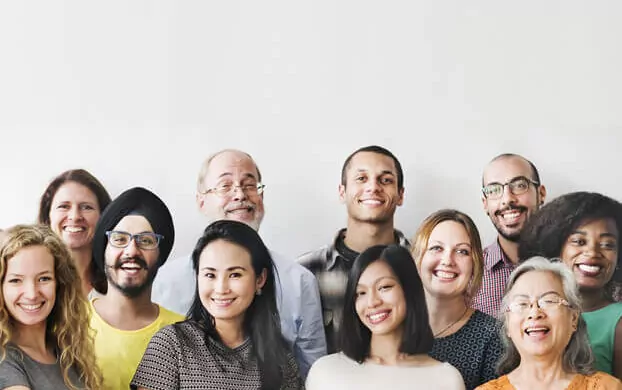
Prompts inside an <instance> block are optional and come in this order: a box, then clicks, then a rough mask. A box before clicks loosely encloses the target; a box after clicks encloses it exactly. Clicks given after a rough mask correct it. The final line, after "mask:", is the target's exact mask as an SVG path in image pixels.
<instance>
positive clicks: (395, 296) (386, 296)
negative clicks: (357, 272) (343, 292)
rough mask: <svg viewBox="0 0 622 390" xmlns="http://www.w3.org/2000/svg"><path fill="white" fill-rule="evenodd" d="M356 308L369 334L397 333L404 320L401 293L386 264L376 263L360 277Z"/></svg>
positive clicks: (403, 303) (403, 302)
mask: <svg viewBox="0 0 622 390" xmlns="http://www.w3.org/2000/svg"><path fill="white" fill-rule="evenodd" d="M354 306H355V309H356V313H357V314H358V317H359V319H360V320H361V322H362V323H363V325H365V326H366V327H367V328H368V329H369V330H370V331H371V333H372V335H386V334H391V333H400V335H399V336H400V338H401V332H402V328H403V323H404V319H405V318H406V299H405V298H404V290H403V289H402V285H401V284H400V283H399V281H398V279H397V277H396V276H395V274H394V273H393V270H391V267H389V265H388V264H387V263H386V262H384V261H382V260H377V261H375V262H373V263H371V264H370V265H369V266H367V268H366V269H365V271H363V273H362V274H361V277H360V278H359V282H358V284H357V286H356V301H355V305H354Z"/></svg>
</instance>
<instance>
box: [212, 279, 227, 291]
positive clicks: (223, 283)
mask: <svg viewBox="0 0 622 390" xmlns="http://www.w3.org/2000/svg"><path fill="white" fill-rule="evenodd" d="M214 287H215V288H214V290H215V291H216V292H217V293H219V294H225V293H227V292H229V278H228V277H220V278H218V279H217V280H216V286H214Z"/></svg>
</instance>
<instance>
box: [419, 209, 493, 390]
mask: <svg viewBox="0 0 622 390" xmlns="http://www.w3.org/2000/svg"><path fill="white" fill-rule="evenodd" d="M413 242H414V246H413V249H412V252H413V258H414V260H415V264H416V265H417V269H418V271H419V274H420V275H421V280H422V281H423V287H424V290H425V296H426V303H427V307H428V312H429V313H430V326H431V328H432V332H433V334H434V344H433V346H432V350H431V351H430V356H432V357H433V358H434V359H437V360H440V361H445V362H448V363H450V364H451V365H453V366H454V367H456V368H457V369H458V370H459V371H460V374H462V378H463V379H464V383H465V386H466V388H467V389H474V388H475V387H477V386H479V385H481V384H482V383H486V382H488V381H489V380H491V379H494V378H496V377H497V374H496V371H495V368H496V364H497V360H498V359H499V356H500V355H501V350H502V346H501V341H500V339H499V336H498V329H499V324H498V321H496V320H495V319H494V318H493V317H491V316H489V315H487V314H484V313H482V312H480V311H478V310H475V309H472V308H471V298H472V297H473V296H475V294H476V293H477V290H478V289H479V286H480V284H481V281H482V273H483V267H484V266H483V264H484V260H483V254H482V253H483V252H482V244H481V240H480V237H479V232H478V230H477V227H476V226H475V223H473V220H471V218H470V217H469V216H468V215H466V214H464V213H462V212H460V211H458V210H451V209H446V210H439V211H437V212H435V213H433V214H431V215H430V216H429V217H427V218H426V219H425V220H424V221H423V223H422V224H421V226H420V227H419V230H418V231H417V234H416V235H415V237H414V238H413Z"/></svg>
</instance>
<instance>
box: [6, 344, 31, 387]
mask: <svg viewBox="0 0 622 390" xmlns="http://www.w3.org/2000/svg"><path fill="white" fill-rule="evenodd" d="M9 349H10V347H8V348H7V349H5V352H6V358H5V359H4V360H3V361H1V362H0V389H4V388H6V387H11V386H26V387H28V388H30V387H31V386H30V382H29V381H28V375H27V374H26V369H25V368H24V366H23V365H22V364H21V361H20V359H19V357H18V356H16V353H15V352H12V351H10V350H9Z"/></svg>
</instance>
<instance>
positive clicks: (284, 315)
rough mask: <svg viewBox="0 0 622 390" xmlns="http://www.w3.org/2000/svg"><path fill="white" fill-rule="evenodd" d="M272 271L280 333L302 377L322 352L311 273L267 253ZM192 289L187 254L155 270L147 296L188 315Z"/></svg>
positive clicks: (319, 312)
mask: <svg viewBox="0 0 622 390" xmlns="http://www.w3.org/2000/svg"><path fill="white" fill-rule="evenodd" d="M270 254H271V256H272V261H273V262H274V267H275V269H276V273H275V286H276V300H277V302H276V303H277V308H278V310H279V315H280V317H281V332H282V333H283V337H284V338H285V340H287V342H288V343H289V345H290V347H291V348H292V352H293V353H294V357H295V358H296V362H297V363H298V368H299V370H300V376H301V377H302V378H303V379H304V378H305V377H306V375H307V372H308V371H309V368H311V365H312V364H313V362H315V360H317V359H318V358H320V357H322V356H324V355H326V336H325V335H324V326H323V323H322V306H321V304H320V293H319V290H318V285H317V281H316V279H315V277H314V275H313V274H312V273H311V272H310V271H309V270H307V269H306V268H304V267H303V266H301V265H300V264H298V263H296V262H295V261H292V260H288V259H286V258H284V257H283V256H280V255H278V254H276V253H274V252H270ZM195 289H196V275H195V274H194V270H193V269H192V258H191V257H190V256H185V257H180V258H177V259H173V260H169V261H167V262H166V263H165V264H164V265H163V266H162V267H161V268H160V270H159V271H158V276H157V277H156V279H155V281H154V283H153V289H152V293H151V299H152V300H153V301H154V302H156V303H159V304H160V305H161V306H163V307H165V308H167V309H169V310H172V311H174V312H177V313H181V314H184V315H187V314H188V311H189V310H190V306H191V305H192V300H193V299H194V293H195Z"/></svg>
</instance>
